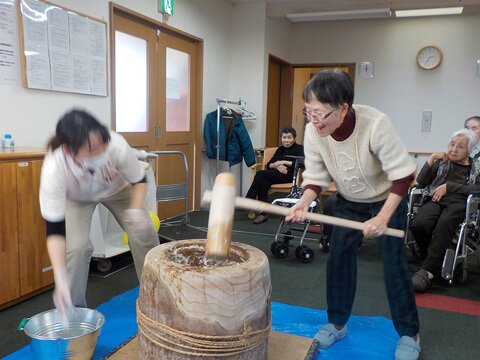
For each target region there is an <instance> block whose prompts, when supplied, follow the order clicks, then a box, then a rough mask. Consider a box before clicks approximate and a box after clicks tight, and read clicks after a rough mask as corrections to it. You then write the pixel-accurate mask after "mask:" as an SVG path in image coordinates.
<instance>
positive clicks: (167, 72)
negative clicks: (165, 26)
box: [156, 32, 196, 219]
mask: <svg viewBox="0 0 480 360" xmlns="http://www.w3.org/2000/svg"><path fill="white" fill-rule="evenodd" d="M195 63H196V51H195V44H194V43H192V42H190V41H188V40H185V39H181V38H178V37H176V36H173V35H172V34H169V33H166V32H162V33H161V34H160V36H159V43H158V100H157V104H158V105H159V110H158V145H159V146H158V147H159V149H160V150H166V151H172V150H175V151H181V152H183V153H184V154H185V156H186V157H187V166H188V169H189V172H188V178H189V179H188V180H189V181H188V182H189V189H188V190H189V194H192V193H193V178H194V177H193V174H194V172H193V169H194V166H193V164H194V161H193V159H194V150H195V146H194V145H195V96H194V95H195V94H194V91H193V89H195ZM165 169H168V171H165ZM185 176H186V169H185V166H184V161H183V158H182V156H181V155H160V156H159V158H158V160H157V173H156V179H157V184H158V185H167V184H178V183H185ZM189 203H190V204H189V208H191V204H192V197H191V195H190V199H189ZM165 205H166V204H165V203H163V204H162V203H160V204H159V207H158V214H159V217H160V218H161V219H165V218H168V217H171V216H175V215H178V214H180V213H182V212H184V211H185V201H184V200H176V201H171V202H169V203H168V206H165Z"/></svg>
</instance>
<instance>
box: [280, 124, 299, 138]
mask: <svg viewBox="0 0 480 360" xmlns="http://www.w3.org/2000/svg"><path fill="white" fill-rule="evenodd" d="M283 134H292V135H293V138H294V139H296V138H297V132H296V131H295V129H294V128H293V127H291V126H290V125H287V126H284V127H283V129H282V130H280V137H281V136H282V135H283Z"/></svg>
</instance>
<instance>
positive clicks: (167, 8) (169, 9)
mask: <svg viewBox="0 0 480 360" xmlns="http://www.w3.org/2000/svg"><path fill="white" fill-rule="evenodd" d="M158 11H161V12H164V13H165V14H168V15H173V0H158Z"/></svg>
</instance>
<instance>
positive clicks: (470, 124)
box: [465, 116, 480, 159]
mask: <svg viewBox="0 0 480 360" xmlns="http://www.w3.org/2000/svg"><path fill="white" fill-rule="evenodd" d="M465 129H468V130H470V131H473V132H474V133H475V134H476V135H477V136H478V137H479V139H480V116H472V117H469V118H468V119H467V120H465ZM470 157H471V158H474V159H477V158H478V157H480V143H478V144H477V146H475V147H474V149H473V151H472V152H471V153H470Z"/></svg>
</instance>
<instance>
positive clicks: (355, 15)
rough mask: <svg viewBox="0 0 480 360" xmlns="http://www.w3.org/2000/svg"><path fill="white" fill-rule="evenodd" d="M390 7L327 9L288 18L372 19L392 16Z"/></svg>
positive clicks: (303, 19) (308, 19) (302, 19)
mask: <svg viewBox="0 0 480 360" xmlns="http://www.w3.org/2000/svg"><path fill="white" fill-rule="evenodd" d="M390 16H391V12H390V9H387V8H385V9H367V10H347V11H325V12H314V13H298V14H287V18H288V20H290V21H292V22H299V21H325V20H348V19H370V18H379V17H390Z"/></svg>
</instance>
